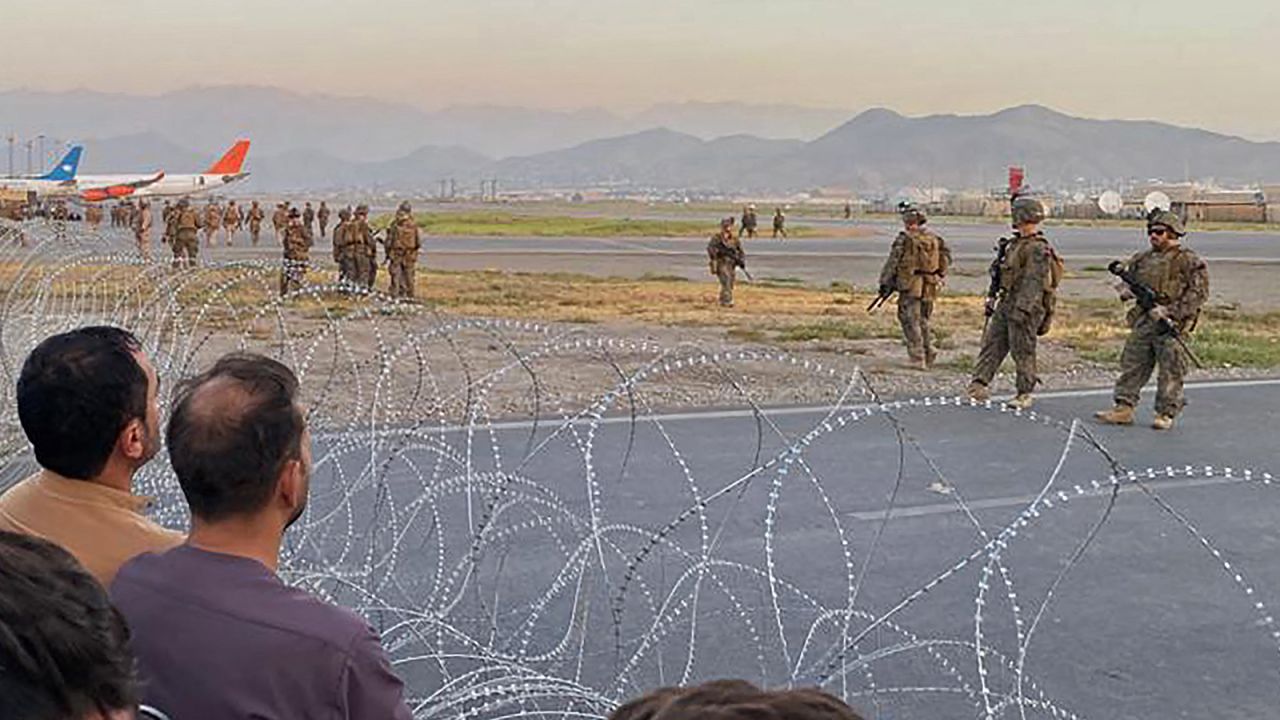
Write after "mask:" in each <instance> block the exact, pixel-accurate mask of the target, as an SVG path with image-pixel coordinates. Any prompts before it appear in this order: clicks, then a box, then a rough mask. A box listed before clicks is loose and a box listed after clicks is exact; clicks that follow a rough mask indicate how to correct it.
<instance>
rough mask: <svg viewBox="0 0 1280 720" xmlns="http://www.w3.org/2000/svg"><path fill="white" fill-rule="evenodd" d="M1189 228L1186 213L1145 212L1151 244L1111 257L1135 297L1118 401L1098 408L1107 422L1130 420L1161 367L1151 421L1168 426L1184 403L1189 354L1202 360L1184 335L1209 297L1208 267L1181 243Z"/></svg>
mask: <svg viewBox="0 0 1280 720" xmlns="http://www.w3.org/2000/svg"><path fill="white" fill-rule="evenodd" d="M1186 234H1187V231H1186V227H1185V226H1184V225H1183V222H1182V219H1181V218H1179V217H1178V216H1177V215H1176V214H1174V213H1173V212H1170V211H1168V210H1161V209H1158V208H1157V209H1155V210H1153V211H1152V212H1151V213H1150V214H1149V215H1148V216H1147V238H1148V240H1149V241H1150V243H1151V248H1150V249H1149V250H1145V251H1143V252H1140V253H1138V254H1136V255H1134V256H1133V257H1131V258H1129V261H1128V262H1127V263H1121V262H1118V261H1117V262H1113V263H1111V266H1110V268H1109V269H1110V270H1111V272H1112V274H1114V275H1115V276H1116V277H1117V282H1116V289H1117V290H1118V291H1119V292H1120V299H1121V300H1134V301H1135V302H1134V306H1133V307H1132V308H1130V309H1129V314H1128V318H1127V319H1128V322H1129V338H1128V340H1127V341H1125V344H1124V350H1123V351H1122V352H1121V353H1120V377H1119V378H1117V379H1116V387H1115V406H1114V407H1113V408H1111V409H1110V410H1104V411H1101V412H1098V413H1095V415H1094V417H1095V418H1096V419H1097V420H1098V421H1099V422H1102V423H1105V424H1109V425H1132V424H1133V421H1134V408H1135V407H1137V405H1138V398H1139V393H1140V392H1141V390H1142V386H1143V385H1145V384H1146V383H1147V380H1148V379H1150V378H1151V373H1152V371H1153V370H1155V369H1156V367H1157V366H1158V367H1159V370H1160V371H1159V374H1158V375H1157V378H1156V407H1155V410H1156V416H1155V419H1154V420H1153V421H1152V422H1151V427H1153V428H1155V429H1156V430H1168V429H1170V428H1172V427H1173V422H1174V419H1175V418H1177V417H1178V414H1179V413H1180V412H1181V411H1182V408H1183V406H1184V405H1185V404H1186V402H1185V400H1184V399H1183V394H1182V383H1183V378H1184V377H1185V376H1186V372H1187V360H1188V359H1190V360H1191V361H1192V362H1194V363H1195V364H1196V365H1197V366H1199V365H1200V363H1199V361H1198V360H1196V357H1195V355H1194V354H1192V353H1191V350H1190V348H1188V347H1187V345H1186V342H1185V340H1184V337H1185V336H1186V335H1187V334H1189V333H1190V332H1192V331H1193V330H1194V329H1195V327H1196V322H1197V321H1198V320H1199V318H1200V309H1201V307H1203V306H1204V303H1205V301H1206V300H1208V299H1209V268H1208V267H1207V266H1206V265H1205V263H1204V260H1202V259H1201V258H1200V256H1199V255H1197V254H1196V253H1195V252H1194V251H1192V250H1191V249H1189V248H1186V247H1183V245H1182V238H1183V237H1184V236H1185V235H1186Z"/></svg>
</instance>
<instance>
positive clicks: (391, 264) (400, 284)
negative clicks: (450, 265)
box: [385, 200, 422, 298]
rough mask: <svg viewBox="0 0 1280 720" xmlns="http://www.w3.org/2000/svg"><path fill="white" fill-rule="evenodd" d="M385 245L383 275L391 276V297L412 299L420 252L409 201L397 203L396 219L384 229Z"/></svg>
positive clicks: (417, 231)
mask: <svg viewBox="0 0 1280 720" xmlns="http://www.w3.org/2000/svg"><path fill="white" fill-rule="evenodd" d="M385 243H386V248H387V273H388V274H389V275H391V294H392V295H393V296H395V297H402V298H412V297H414V293H415V290H414V281H415V280H416V277H417V272H418V269H417V266H418V251H419V250H421V249H422V239H421V235H420V234H419V230H418V224H417V223H416V222H415V221H414V219H413V208H412V207H410V206H409V201H407V200H406V201H404V202H402V203H400V207H399V208H397V209H396V217H395V219H394V220H392V221H391V226H390V227H388V228H387V236H386V240H385Z"/></svg>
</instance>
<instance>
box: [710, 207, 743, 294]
mask: <svg viewBox="0 0 1280 720" xmlns="http://www.w3.org/2000/svg"><path fill="white" fill-rule="evenodd" d="M707 260H708V263H707V265H708V269H709V270H710V271H711V274H712V275H715V276H716V278H717V279H718V280H719V281H720V306H721V307H733V286H734V284H735V283H736V282H737V279H738V268H743V269H744V270H745V269H746V253H745V252H744V251H743V249H742V243H741V242H740V241H739V239H738V238H737V237H735V236H734V234H733V218H732V217H727V218H724V219H723V220H721V221H720V231H719V232H717V233H716V234H714V235H712V236H711V240H710V241H709V242H708V243H707Z"/></svg>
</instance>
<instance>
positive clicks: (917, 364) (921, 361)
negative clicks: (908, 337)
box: [907, 357, 929, 370]
mask: <svg viewBox="0 0 1280 720" xmlns="http://www.w3.org/2000/svg"><path fill="white" fill-rule="evenodd" d="M907 367H909V368H911V369H912V370H928V369H929V361H928V360H927V359H925V358H922V357H913V358H909V359H908V360H907Z"/></svg>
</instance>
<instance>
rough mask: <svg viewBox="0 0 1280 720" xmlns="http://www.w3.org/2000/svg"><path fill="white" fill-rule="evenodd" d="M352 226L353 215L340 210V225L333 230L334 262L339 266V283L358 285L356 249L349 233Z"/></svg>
mask: <svg viewBox="0 0 1280 720" xmlns="http://www.w3.org/2000/svg"><path fill="white" fill-rule="evenodd" d="M350 225H351V214H350V213H349V212H347V211H346V210H339V211H338V224H337V225H335V226H334V228H333V261H334V262H335V263H337V264H338V281H339V282H345V283H353V284H358V283H359V282H360V281H359V279H357V277H356V274H355V272H354V270H355V263H354V262H353V259H354V255H355V253H354V252H353V251H354V248H353V246H352V243H351V240H350V238H349V233H348V232H347V230H348V228H349V227H350ZM321 227H322V228H323V227H324V225H321Z"/></svg>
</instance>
